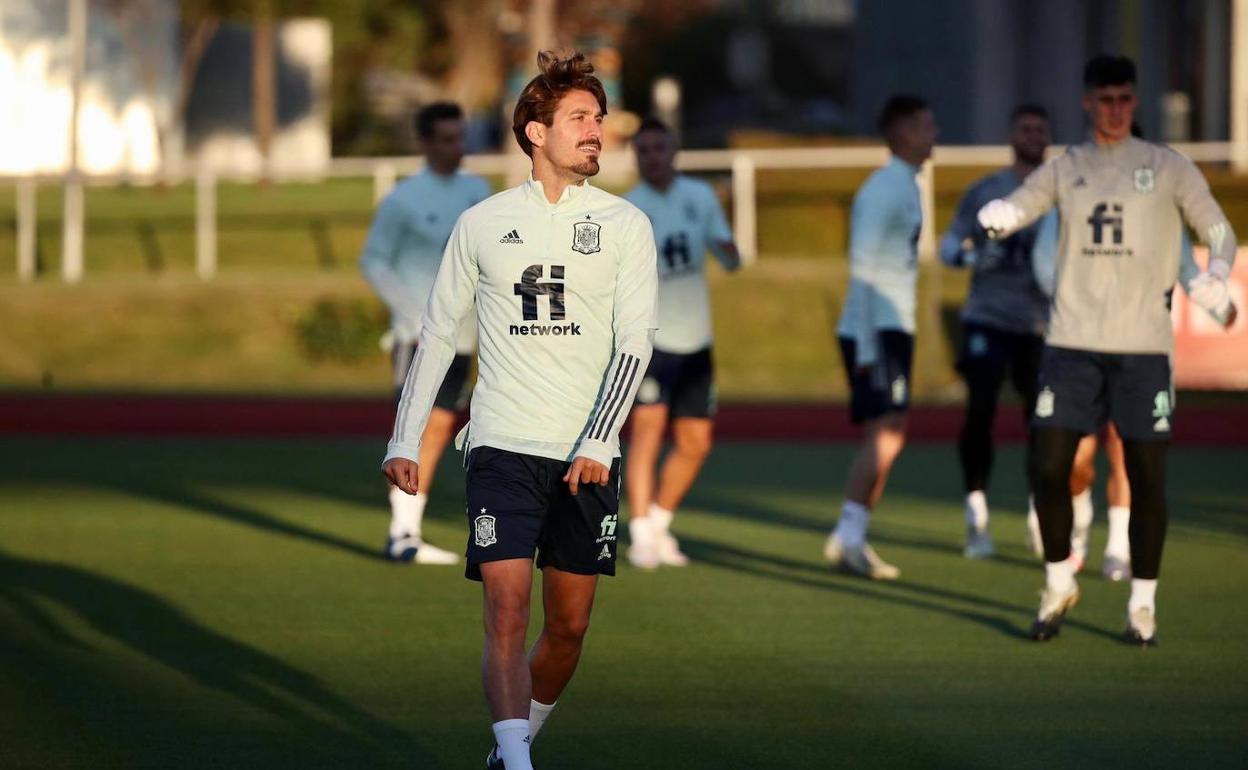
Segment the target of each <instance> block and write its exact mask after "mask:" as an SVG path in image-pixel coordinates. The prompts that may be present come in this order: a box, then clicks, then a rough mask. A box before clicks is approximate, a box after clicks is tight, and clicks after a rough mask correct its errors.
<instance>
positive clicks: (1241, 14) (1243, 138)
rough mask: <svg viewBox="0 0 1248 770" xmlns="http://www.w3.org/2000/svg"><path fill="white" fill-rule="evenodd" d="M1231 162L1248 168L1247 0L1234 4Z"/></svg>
mask: <svg viewBox="0 0 1248 770" xmlns="http://www.w3.org/2000/svg"><path fill="white" fill-rule="evenodd" d="M1230 101H1231V103H1230V112H1231V162H1232V164H1233V165H1234V167H1235V171H1236V172H1238V173H1240V174H1243V173H1245V172H1248V0H1235V2H1234V4H1233V5H1232V7H1231V100H1230Z"/></svg>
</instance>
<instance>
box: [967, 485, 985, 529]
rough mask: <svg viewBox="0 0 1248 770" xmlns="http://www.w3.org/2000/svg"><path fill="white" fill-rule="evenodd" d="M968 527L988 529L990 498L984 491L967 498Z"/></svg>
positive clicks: (971, 493) (969, 495)
mask: <svg viewBox="0 0 1248 770" xmlns="http://www.w3.org/2000/svg"><path fill="white" fill-rule="evenodd" d="M966 526H968V527H973V528H975V529H981V530H982V529H987V528H988V498H987V497H985V496H984V491H983V490H982V489H977V490H975V491H974V492H970V493H968V494H967V496H966Z"/></svg>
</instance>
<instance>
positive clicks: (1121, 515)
mask: <svg viewBox="0 0 1248 770" xmlns="http://www.w3.org/2000/svg"><path fill="white" fill-rule="evenodd" d="M1130 524H1131V509H1130V508H1128V507H1127V506H1125V505H1114V506H1110V509H1109V542H1107V543H1106V544H1105V555H1106V556H1114V557H1116V558H1119V559H1122V560H1124V561H1125V560H1127V559H1130V558H1131V535H1130V534H1129V527H1130Z"/></svg>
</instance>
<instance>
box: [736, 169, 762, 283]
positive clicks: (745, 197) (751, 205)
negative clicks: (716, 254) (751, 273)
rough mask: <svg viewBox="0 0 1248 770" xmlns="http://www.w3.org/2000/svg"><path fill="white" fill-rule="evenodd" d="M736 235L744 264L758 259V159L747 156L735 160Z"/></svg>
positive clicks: (749, 263) (752, 262) (750, 263)
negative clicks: (755, 172) (756, 160)
mask: <svg viewBox="0 0 1248 770" xmlns="http://www.w3.org/2000/svg"><path fill="white" fill-rule="evenodd" d="M732 211H733V217H732V219H733V222H732V234H733V238H735V239H736V241H737V250H738V251H739V252H740V253H741V262H742V263H743V264H746V265H752V264H754V262H755V260H757V259H758V200H757V186H756V185H755V184H754V159H753V158H751V157H750V156H748V155H745V154H744V153H737V154H734V155H733V156H732Z"/></svg>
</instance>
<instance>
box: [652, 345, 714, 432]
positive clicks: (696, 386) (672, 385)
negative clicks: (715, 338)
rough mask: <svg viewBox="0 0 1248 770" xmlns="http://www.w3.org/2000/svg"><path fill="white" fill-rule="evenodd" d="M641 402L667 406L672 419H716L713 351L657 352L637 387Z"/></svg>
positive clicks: (704, 349)
mask: <svg viewBox="0 0 1248 770" xmlns="http://www.w3.org/2000/svg"><path fill="white" fill-rule="evenodd" d="M637 403H638V404H639V405H642V406H648V405H651V404H663V405H665V406H666V407H667V408H668V417H669V418H672V419H675V418H678V417H703V418H709V417H714V416H715V409H716V398H715V364H714V362H713V360H712V358H711V349H710V348H703V349H702V350H698V351H695V352H693V353H668V352H666V351H662V350H655V351H654V353H653V354H652V355H651V356H650V365H649V366H648V367H646V376H645V377H644V378H643V379H642V381H641V385H640V386H639V387H638V388H637Z"/></svg>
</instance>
